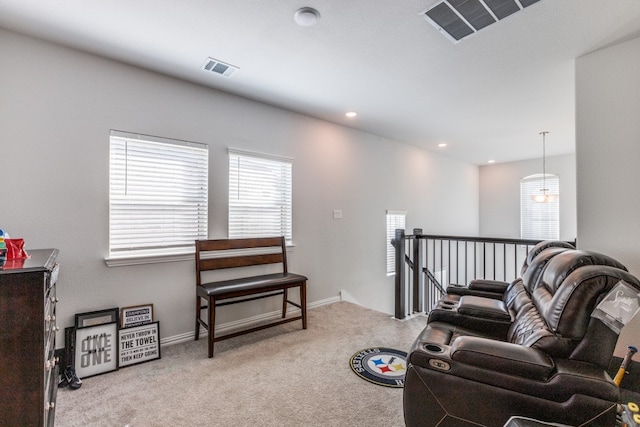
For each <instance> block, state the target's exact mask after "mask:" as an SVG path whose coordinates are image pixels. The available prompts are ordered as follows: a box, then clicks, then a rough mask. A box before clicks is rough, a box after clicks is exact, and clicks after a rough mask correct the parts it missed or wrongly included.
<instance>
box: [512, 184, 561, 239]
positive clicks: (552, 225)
mask: <svg viewBox="0 0 640 427" xmlns="http://www.w3.org/2000/svg"><path fill="white" fill-rule="evenodd" d="M545 189H546V191H545ZM545 193H546V194H547V195H548V196H549V195H555V196H557V197H547V198H546V200H545V201H543V202H541V201H539V200H540V199H541V197H540V196H542V195H544V194H545ZM536 196H538V197H536ZM559 196H560V178H559V177H558V175H552V174H546V176H544V175H543V174H536V175H529V176H527V177H524V178H522V179H521V180H520V236H521V238H523V239H535V240H538V239H541V240H544V239H554V240H557V239H559V238H560V201H559V200H560V198H559ZM534 199H538V201H536V200H534Z"/></svg>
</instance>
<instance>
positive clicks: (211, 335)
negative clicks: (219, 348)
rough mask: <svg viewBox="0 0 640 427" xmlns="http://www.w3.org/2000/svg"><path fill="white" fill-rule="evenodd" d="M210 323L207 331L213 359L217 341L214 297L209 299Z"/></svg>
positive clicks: (210, 355) (210, 354) (210, 356)
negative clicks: (214, 342) (214, 344)
mask: <svg viewBox="0 0 640 427" xmlns="http://www.w3.org/2000/svg"><path fill="white" fill-rule="evenodd" d="M208 312H209V322H208V324H207V331H208V332H209V337H208V339H209V343H208V344H209V358H212V357H213V341H214V339H215V334H214V332H215V329H216V302H215V300H214V299H213V298H212V297H209V307H208Z"/></svg>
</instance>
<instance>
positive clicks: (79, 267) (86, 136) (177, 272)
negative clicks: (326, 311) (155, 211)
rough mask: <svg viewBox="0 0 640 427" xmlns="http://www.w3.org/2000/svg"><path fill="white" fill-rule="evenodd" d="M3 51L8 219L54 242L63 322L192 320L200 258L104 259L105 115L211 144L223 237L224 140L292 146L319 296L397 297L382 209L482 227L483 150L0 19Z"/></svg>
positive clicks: (252, 311) (306, 269)
mask: <svg viewBox="0 0 640 427" xmlns="http://www.w3.org/2000/svg"><path fill="white" fill-rule="evenodd" d="M0 58H2V74H1V75H0V129H1V132H0V153H1V155H2V184H3V185H1V186H0V228H3V229H5V230H7V231H8V232H9V233H10V234H11V235H12V236H13V237H23V238H25V240H26V244H27V248H28V249H29V248H31V249H35V248H48V247H56V248H58V249H60V257H59V262H60V264H61V273H60V281H59V297H60V300H61V301H60V304H59V306H58V318H59V323H58V324H59V325H60V326H63V327H64V326H69V325H71V324H72V323H73V315H74V314H75V313H78V312H85V311H90V310H98V309H104V308H110V307H123V306H129V305H137V304H144V303H153V304H154V309H155V314H156V317H157V319H158V320H160V322H161V332H162V337H163V338H166V337H175V336H179V335H183V334H188V333H190V332H192V331H193V324H194V320H193V316H194V300H195V292H194V283H195V282H194V281H195V275H194V271H193V270H194V267H193V263H192V262H187V261H184V262H170V263H164V264H151V265H139V266H129V267H113V268H108V267H106V265H105V263H104V257H105V255H106V254H107V245H108V201H109V199H108V188H109V185H108V176H109V171H108V167H109V161H108V153H109V140H108V136H109V130H110V129H117V130H122V131H128V132H135V133H143V134H150V135H157V136H163V137H168V138H177V139H185V140H191V141H196V142H203V143H207V144H209V148H210V199H209V203H210V226H209V234H210V237H212V238H222V237H226V229H227V153H226V149H227V147H233V148H238V149H244V150H253V151H257V152H262V153H268V154H274V155H281V156H288V157H292V158H293V159H294V166H293V182H294V184H293V185H294V187H293V216H294V230H293V237H294V242H295V244H296V246H295V249H294V250H293V251H292V252H291V253H290V255H289V257H290V258H289V263H290V270H291V271H294V272H298V273H302V274H306V275H307V276H308V277H309V279H310V281H309V290H308V299H309V302H317V301H322V300H325V299H328V298H333V297H337V296H338V293H339V291H340V290H343V289H344V290H346V291H347V292H348V293H349V294H350V295H352V296H353V297H354V298H355V299H356V300H358V301H359V302H361V303H362V304H364V305H366V306H368V307H371V308H374V309H377V310H380V311H384V312H388V313H392V312H393V279H392V278H389V277H387V276H386V273H385V265H386V264H385V213H386V209H403V210H407V211H408V216H407V228H408V229H412V228H414V227H422V228H424V230H425V231H426V232H438V233H452V234H454V233H455V234H458V235H465V234H468V235H476V234H477V232H478V168H477V167H476V166H474V165H470V164H466V163H461V162H457V161H454V160H451V159H448V158H446V157H442V156H440V155H437V154H434V153H430V152H427V151H423V150H420V149H418V148H415V147H413V146H409V145H403V144H400V143H396V142H394V141H389V140H386V139H383V138H380V137H377V136H374V135H370V134H367V133H363V132H359V131H355V130H352V129H349V128H346V127H342V126H338V125H335V124H331V123H328V122H325V121H321V120H316V119H313V118H310V117H306V116H303V115H299V114H296V113H292V112H288V111H285V110H282V109H278V108H275V107H271V106H268V105H265V104H261V103H257V102H253V101H250V100H247V99H244V98H239V97H236V96H232V95H229V94H225V93H223V92H219V91H215V90H211V89H207V88H205V87H202V86H197V85H193V84H190V83H186V82H183V81H180V80H176V79H173V78H170V77H166V76H163V75H158V74H155V73H152V72H149V71H145V70H141V69H137V68H134V67H130V66H128V65H124V64H121V63H118V62H114V61H110V60H106V59H102V58H99V57H96V56H92V55H89V54H85V53H82V52H78V51H75V50H71V49H67V48H63V47H59V46H57V45H53V44H50V43H48V42H43V41H38V40H35V39H31V38H28V37H24V36H21V35H18V34H16V33H12V32H7V31H2V30H0ZM212 78H215V77H212ZM230 84H233V83H232V82H230ZM333 209H342V210H343V216H344V218H343V219H341V220H334V219H333V218H332V212H333ZM263 301H264V300H263ZM261 304H267V303H263V302H255V303H252V304H250V305H249V306H250V308H247V307H240V306H238V305H234V306H230V307H224V308H223V310H221V312H220V316H219V322H220V323H225V322H228V321H232V320H237V319H241V318H244V317H248V316H253V315H256V314H259V313H261V312H263V311H265V308H266V309H267V310H268V309H270V307H271V306H264V307H263V306H261ZM275 307H276V303H275V302H274V303H273V309H275ZM225 309H226V310H225ZM62 344H63V343H62V337H61V336H59V337H58V346H59V347H60V346H62Z"/></svg>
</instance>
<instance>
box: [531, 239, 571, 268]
mask: <svg viewBox="0 0 640 427" xmlns="http://www.w3.org/2000/svg"><path fill="white" fill-rule="evenodd" d="M548 248H565V249H575V246H573V245H572V244H570V243H567V242H562V241H560V240H544V241H542V242H540V243H538V244H536V245H535V246H534V247H533V248H531V250H530V251H529V253H528V254H527V257H526V258H525V260H524V262H523V263H522V268H521V269H520V276H523V275H524V272H525V271H526V270H527V268H528V267H529V265H531V262H532V261H533V259H534V258H535V257H537V256H538V255H540V253H541V252H542V251H544V250H545V249H548Z"/></svg>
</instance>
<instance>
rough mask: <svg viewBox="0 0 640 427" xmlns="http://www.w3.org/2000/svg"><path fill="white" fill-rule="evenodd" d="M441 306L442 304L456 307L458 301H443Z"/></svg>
mask: <svg viewBox="0 0 640 427" xmlns="http://www.w3.org/2000/svg"><path fill="white" fill-rule="evenodd" d="M440 304H442V305H456V304H457V302H456V301H441V302H440Z"/></svg>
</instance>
